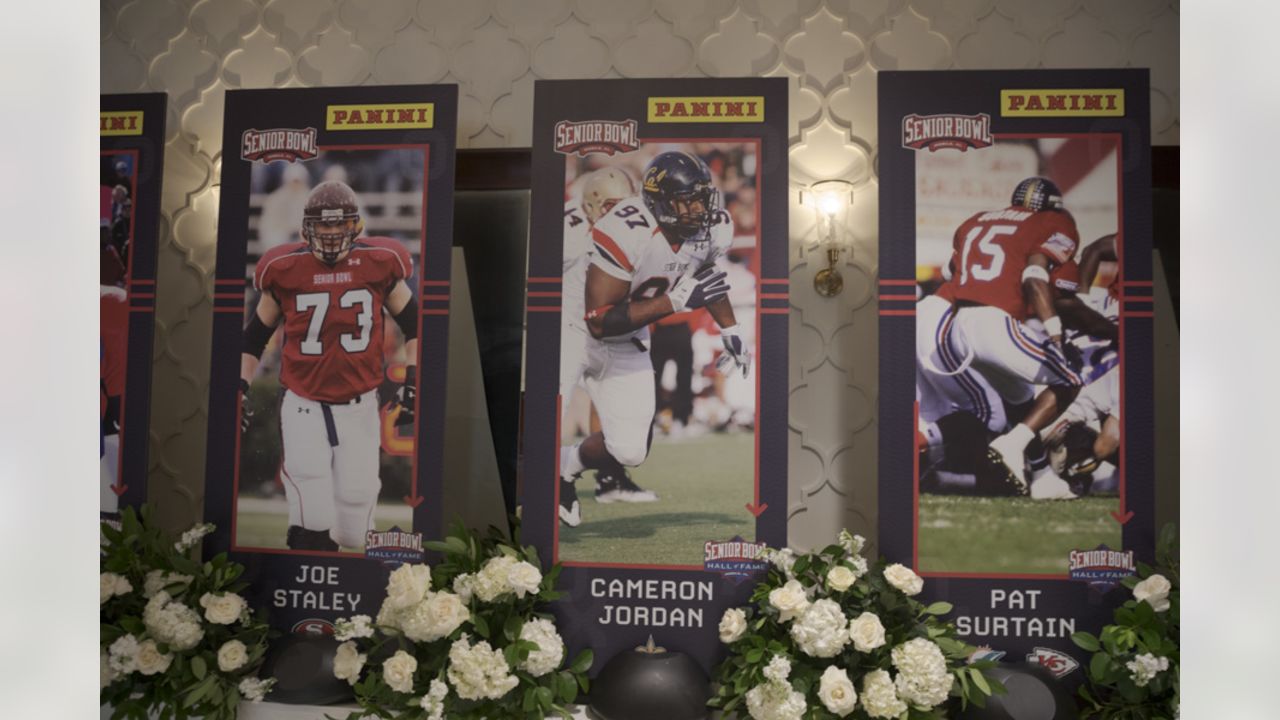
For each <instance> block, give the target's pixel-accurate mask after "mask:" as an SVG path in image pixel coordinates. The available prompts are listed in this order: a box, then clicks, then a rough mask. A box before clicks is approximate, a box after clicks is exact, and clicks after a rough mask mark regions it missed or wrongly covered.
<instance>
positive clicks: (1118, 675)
mask: <svg viewBox="0 0 1280 720" xmlns="http://www.w3.org/2000/svg"><path fill="white" fill-rule="evenodd" d="M1156 560H1157V562H1158V563H1159V564H1160V566H1161V571H1160V572H1156V569H1155V568H1152V567H1150V566H1148V565H1146V564H1145V563H1138V575H1137V577H1129V578H1125V579H1124V581H1123V584H1124V586H1125V587H1127V588H1129V589H1130V590H1132V591H1133V599H1132V600H1128V601H1126V602H1125V604H1124V605H1123V606H1121V607H1119V608H1116V611H1115V623H1114V624H1112V625H1107V626H1106V627H1104V628H1102V632H1101V633H1100V634H1099V635H1097V636H1094V635H1093V634H1091V633H1087V632H1078V633H1075V634H1074V635H1072V636H1071V639H1072V640H1073V641H1074V642H1075V644H1076V645H1079V646H1080V647H1081V648H1083V649H1085V650H1087V651H1089V652H1091V653H1093V657H1092V658H1091V659H1090V661H1089V682H1088V684H1087V685H1084V686H1081V688H1080V697H1081V699H1082V700H1083V701H1084V703H1085V705H1086V707H1085V709H1084V713H1085V717H1101V718H1107V719H1110V718H1142V719H1147V718H1150V719H1151V720H1155V719H1157V718H1164V719H1166V720H1171V719H1172V718H1176V717H1178V698H1179V672H1178V671H1179V654H1178V652H1179V649H1178V642H1179V640H1178V638H1179V619H1178V609H1179V598H1178V586H1179V582H1178V548H1177V533H1176V531H1175V530H1174V527H1173V526H1172V525H1168V526H1166V527H1165V528H1164V530H1163V531H1162V532H1161V533H1160V540H1159V544H1158V546H1157V551H1156Z"/></svg>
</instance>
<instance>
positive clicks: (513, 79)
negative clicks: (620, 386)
mask: <svg viewBox="0 0 1280 720" xmlns="http://www.w3.org/2000/svg"><path fill="white" fill-rule="evenodd" d="M101 11H102V12H101V60H102V92H104V93H123V92H141V91H157V90H159V91H165V92H168V93H169V119H168V133H169V137H168V146H167V148H166V151H165V166H166V167H165V178H164V199H163V207H162V211H163V214H164V221H163V224H162V235H161V246H160V269H159V280H158V293H159V297H158V299H157V303H156V308H157V315H156V326H157V329H156V332H157V339H156V351H155V373H154V377H155V379H154V382H155V383H156V387H157V390H156V392H155V393H154V397H155V402H154V407H153V408H152V422H151V435H152V442H151V476H150V479H151V483H152V485H151V487H152V489H151V501H152V502H153V503H156V504H158V505H159V506H160V508H161V510H162V512H163V513H164V514H165V515H167V516H168V517H169V519H170V521H171V522H172V523H173V525H174V526H179V525H183V524H185V523H186V522H188V521H190V520H191V519H194V518H195V517H197V516H198V515H199V513H200V511H201V506H200V505H201V499H202V497H203V482H204V446H205V422H206V416H207V395H208V375H209V343H210V329H211V318H212V305H211V293H212V276H213V264H214V244H215V237H216V231H215V228H216V222H217V212H218V176H219V174H220V152H219V147H218V144H219V142H220V138H221V135H222V110H223V97H224V91H225V90H226V89H228V88H241V87H244V88H251V87H252V88H256V87H272V86H277V87H300V86H312V85H347V84H370V85H377V84H393V83H437V82H438V83H457V84H458V85H459V87H460V110H459V118H458V126H459V130H458V146H459V147H461V148H485V147H527V146H529V145H530V144H531V139H530V127H531V125H532V117H533V84H534V81H535V80H536V79H538V78H600V77H701V76H709V77H717V76H720V77H728V76H744V75H745V76H775V77H786V78H788V79H789V80H790V83H791V128H790V131H791V143H790V144H791V148H790V152H791V180H792V185H793V193H792V209H791V217H792V221H791V243H792V246H793V252H792V257H793V264H792V269H791V273H792V284H791V292H792V313H791V338H792V339H791V377H790V383H791V397H792V403H791V422H790V425H791V443H790V453H791V454H790V477H791V487H790V507H789V508H788V512H789V517H790V527H791V535H792V538H793V540H792V542H793V544H795V545H797V546H801V547H807V546H812V545H814V544H819V543H824V542H826V541H827V539H828V538H830V537H831V535H832V533H834V532H835V530H836V529H838V528H839V527H841V526H847V527H850V528H852V529H854V530H856V531H859V532H862V533H864V534H866V535H868V536H869V537H871V538H874V537H875V532H876V525H875V515H876V513H875V507H876V497H877V491H876V434H875V427H876V423H875V414H876V402H877V392H876V375H877V373H876V351H877V337H876V332H877V316H876V306H875V303H874V302H873V298H874V289H875V278H876V271H877V265H878V262H877V252H876V240H877V238H876V233H877V226H876V213H877V202H878V200H877V180H876V167H875V165H876V151H877V139H876V122H875V113H876V95H875V75H876V71H877V70H879V69H945V68H964V69H975V68H1036V67H1046V68H1056V67H1149V68H1151V82H1152V93H1151V104H1152V128H1151V131H1152V136H1153V138H1154V141H1155V142H1156V143H1157V144H1164V145H1173V144H1177V143H1178V86H1179V83H1178V25H1179V8H1178V2H1177V1H1176V0H1174V1H1172V2H1171V1H1169V0H1125V1H1124V2H1115V1H1114V0H910V1H909V0H826V1H825V2H824V1H823V0H741V1H735V0H200V1H199V2H194V1H192V0H133V1H132V2H127V1H124V0H102V2H101ZM830 177H844V178H850V179H853V180H855V181H856V182H857V190H856V195H855V204H854V208H853V212H852V218H853V222H852V230H853V235H854V241H853V250H852V252H850V253H845V254H844V255H843V256H842V261H843V262H844V266H843V268H842V271H843V273H844V277H845V290H844V292H843V294H841V295H839V296H838V297H836V298H834V299H825V298H822V297H820V296H818V295H817V294H816V293H815V292H814V291H813V285H812V277H813V273H814V272H815V271H816V270H817V269H818V268H819V267H822V266H824V265H825V252H824V251H822V250H820V249H817V248H811V247H810V246H811V245H812V240H813V239H814V227H813V225H814V221H813V217H812V215H811V211H810V210H808V209H806V208H802V207H800V206H799V204H798V202H797V199H798V189H799V188H800V187H802V186H804V185H806V184H808V183H810V182H813V181H815V180H819V179H824V178H830Z"/></svg>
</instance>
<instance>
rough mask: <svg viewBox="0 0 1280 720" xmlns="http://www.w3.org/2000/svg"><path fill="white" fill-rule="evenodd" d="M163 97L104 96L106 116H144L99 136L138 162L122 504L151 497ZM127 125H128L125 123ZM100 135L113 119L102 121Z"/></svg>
mask: <svg viewBox="0 0 1280 720" xmlns="http://www.w3.org/2000/svg"><path fill="white" fill-rule="evenodd" d="M168 102H169V96H168V95H166V94H165V93H136V94H126V95H102V96H101V97H100V98H99V108H100V110H101V112H102V113H107V114H115V113H134V112H141V118H140V122H141V133H140V134H136V135H108V134H102V136H101V143H100V145H101V153H102V154H103V155H107V154H126V155H131V156H132V157H133V162H134V163H135V173H134V181H135V187H134V188H133V196H132V198H131V200H132V210H131V213H132V218H133V220H132V222H133V226H132V237H131V239H130V241H129V242H130V245H131V247H130V250H129V259H128V268H127V272H126V278H127V280H126V286H125V293H126V302H127V306H128V350H127V362H126V365H125V373H126V376H125V391H124V401H123V406H122V408H121V427H120V443H121V447H120V454H119V465H118V467H117V468H116V477H115V482H114V483H112V486H111V490H112V492H113V494H115V495H116V496H117V497H118V498H119V506H120V507H125V506H134V507H136V506H138V505H141V504H142V503H143V502H145V501H146V499H147V473H148V470H149V467H148V464H149V460H148V456H147V448H148V444H149V440H150V434H151V357H152V352H151V351H152V347H153V345H154V342H155V308H156V265H157V253H158V249H159V246H160V193H161V181H162V179H163V175H164V143H165V119H166V113H165V110H166V107H167V106H168ZM125 122H128V120H126V121H125ZM102 123H104V127H103V128H102V131H103V132H104V133H106V132H107V131H108V130H109V127H108V126H109V125H110V123H111V117H110V116H106V117H104V118H103V120H102Z"/></svg>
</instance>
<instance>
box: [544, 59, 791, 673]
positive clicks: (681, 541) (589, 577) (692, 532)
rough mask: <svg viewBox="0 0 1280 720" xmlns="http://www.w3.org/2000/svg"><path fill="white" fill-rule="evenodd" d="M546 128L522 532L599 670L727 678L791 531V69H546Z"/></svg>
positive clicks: (565, 623)
mask: <svg viewBox="0 0 1280 720" xmlns="http://www.w3.org/2000/svg"><path fill="white" fill-rule="evenodd" d="M534 138H535V139H534V143H533V145H534V147H533V176H532V197H531V202H532V211H531V218H530V228H531V239H530V252H529V281H528V300H527V310H528V312H527V321H528V340H527V358H528V360H527V365H526V368H527V370H526V381H525V385H526V393H525V416H524V437H523V441H522V447H523V451H524V464H523V468H522V476H521V477H522V489H521V497H522V506H523V510H522V513H523V514H522V523H523V539H524V540H525V541H526V542H529V543H531V544H533V545H534V546H536V547H537V548H538V550H539V553H540V555H541V557H542V560H543V562H544V563H548V564H549V563H551V562H557V561H558V562H560V563H563V565H564V570H563V573H562V574H561V576H560V580H559V587H560V589H561V591H562V592H563V597H562V598H561V600H559V601H557V602H556V603H555V604H554V608H553V610H554V612H555V614H556V617H557V620H558V623H559V626H560V627H561V629H562V632H563V633H564V637H565V640H566V642H567V644H568V646H569V648H570V652H577V651H578V650H580V649H583V648H592V649H594V650H595V666H594V667H593V668H592V670H591V672H592V673H593V674H594V673H596V672H598V671H599V669H600V667H602V666H603V664H604V663H606V662H607V661H608V660H609V659H610V658H611V657H612V656H613V655H614V654H616V653H617V652H619V651H622V650H624V649H630V648H634V647H636V646H639V645H643V644H644V643H645V641H646V639H647V638H648V637H649V636H650V635H652V636H653V637H654V639H655V641H656V642H657V643H658V644H659V645H662V646H665V647H667V648H669V649H672V650H680V651H683V652H686V653H688V654H689V655H690V656H691V657H693V658H695V659H696V660H697V661H698V662H699V663H701V664H702V666H703V667H705V668H706V669H707V670H708V672H710V670H711V668H712V667H713V666H714V664H715V662H716V661H717V659H718V658H719V657H720V649H719V647H720V646H719V643H718V640H717V626H718V624H719V622H720V617H721V615H722V613H723V611H724V610H725V609H726V608H728V607H731V606H734V605H740V604H743V603H744V602H745V601H746V600H747V598H748V597H749V595H750V592H751V587H752V582H751V578H752V577H754V576H755V575H756V574H757V573H759V572H760V571H761V570H762V569H763V567H764V566H765V563H764V561H763V560H762V559H761V552H762V551H763V550H764V548H765V547H766V546H768V547H784V546H785V545H786V478H787V313H788V299H787V298H788V290H787V257H786V255H787V245H788V243H787V87H786V82H785V80H781V79H716V80H701V79H686V80H599V81H595V80H592V81H539V82H538V83H536V84H535V86H534Z"/></svg>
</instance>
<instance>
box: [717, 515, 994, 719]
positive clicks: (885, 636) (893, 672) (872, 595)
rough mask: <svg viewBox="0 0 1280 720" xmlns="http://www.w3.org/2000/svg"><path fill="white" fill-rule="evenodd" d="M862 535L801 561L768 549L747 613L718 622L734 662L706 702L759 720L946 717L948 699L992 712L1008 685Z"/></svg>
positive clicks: (731, 613)
mask: <svg viewBox="0 0 1280 720" xmlns="http://www.w3.org/2000/svg"><path fill="white" fill-rule="evenodd" d="M864 543H865V541H864V540H863V538H862V537H860V536H857V535H851V534H849V532H848V531H841V533H840V536H839V538H838V540H837V542H836V544H834V545H830V546H828V547H826V548H824V549H823V550H821V551H820V552H816V553H809V554H804V555H798V554H796V553H794V552H792V551H791V550H768V551H766V557H765V559H766V560H768V561H769V562H770V564H771V565H772V567H771V568H770V569H769V571H768V574H767V576H766V578H765V580H764V582H761V583H760V584H759V585H758V586H757V587H756V590H755V592H754V593H753V594H752V596H751V605H750V606H748V607H745V608H730V609H729V610H727V611H726V612H725V614H724V616H723V617H722V618H721V620H720V640H721V641H722V642H724V643H725V644H727V645H728V646H729V656H728V658H727V659H726V660H725V661H724V662H723V663H722V664H721V665H720V668H719V670H718V672H717V678H716V679H717V683H718V685H719V688H718V691H717V694H716V695H715V697H713V698H712V699H711V702H710V703H709V704H710V705H711V706H712V707H717V708H720V709H721V710H722V711H723V712H724V714H725V715H726V716H729V715H731V714H733V713H734V712H739V713H740V712H741V711H742V710H743V708H744V707H745V710H746V713H747V714H749V715H750V717H752V718H754V719H755V720H801V718H803V719H804V720H820V719H824V718H850V717H852V718H903V719H906V718H914V719H922V718H942V717H946V716H947V711H946V709H945V705H944V704H945V703H946V702H947V700H948V698H958V699H959V700H960V703H961V705H962V706H967V705H968V703H970V702H972V703H974V704H976V705H979V706H983V705H985V700H986V697H987V696H989V695H991V694H992V693H1003V692H1004V688H1003V686H1001V685H1000V683H999V682H998V681H997V680H995V679H994V678H990V677H988V676H987V675H985V674H984V672H983V671H984V670H986V669H988V668H989V667H991V666H992V665H993V663H990V662H988V661H980V662H974V663H968V662H967V661H968V657H969V655H970V653H972V652H973V648H971V647H969V646H968V645H966V644H965V643H963V642H961V641H960V640H958V639H957V637H956V630H955V627H954V626H953V625H950V624H948V623H944V622H942V621H941V620H940V619H939V617H938V616H940V615H945V614H946V613H948V612H950V611H951V605H950V604H949V603H945V602H937V603H933V604H932V605H929V606H928V607H925V606H924V605H923V604H921V603H920V602H918V601H916V600H914V599H913V597H914V596H915V595H918V594H919V593H920V591H921V590H922V589H923V588H924V581H923V580H922V579H921V578H920V576H918V575H916V574H915V573H914V572H912V570H911V569H910V568H907V567H904V566H902V565H898V564H893V565H888V564H886V563H885V562H884V561H883V560H881V561H880V562H878V563H876V564H875V566H873V567H870V566H868V563H867V560H866V558H864V557H862V555H861V553H862V549H863V545H864Z"/></svg>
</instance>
